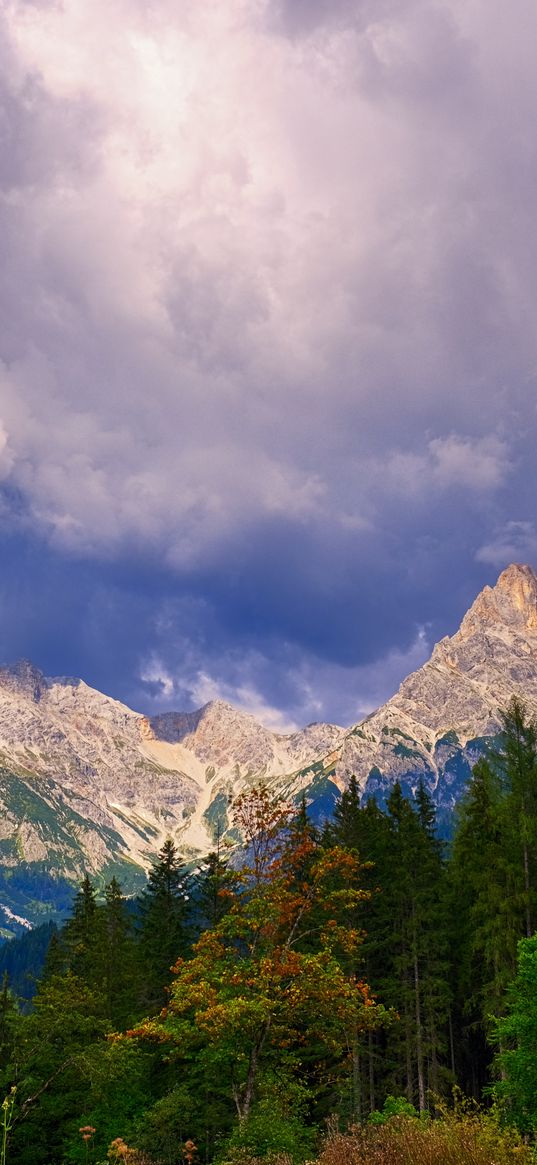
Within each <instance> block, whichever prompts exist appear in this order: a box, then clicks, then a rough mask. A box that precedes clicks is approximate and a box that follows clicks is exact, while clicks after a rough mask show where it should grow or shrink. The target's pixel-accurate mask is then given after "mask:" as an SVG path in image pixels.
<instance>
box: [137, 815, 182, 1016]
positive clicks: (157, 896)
mask: <svg viewBox="0 0 537 1165" xmlns="http://www.w3.org/2000/svg"><path fill="white" fill-rule="evenodd" d="M190 888H191V886H190V878H189V876H188V874H187V871H186V869H185V866H184V864H183V862H182V861H181V859H180V857H179V854H178V851H177V848H176V846H175V845H174V843H173V841H172V840H171V839H170V838H168V840H167V841H165V843H164V845H163V847H162V849H161V850H160V852H159V855H158V860H157V861H156V862H155V863H154V865H153V868H152V869H151V870H150V872H149V877H148V883H147V887H146V889H145V890H144V892H143V894H142V895H141V898H140V904H139V946H140V959H141V972H142V986H141V1000H142V1002H143V1004H144V1006H145V1007H147V1008H148V1009H150V1010H151V1011H156V1010H159V1009H160V1008H161V1007H163V1005H164V1003H165V1001H166V988H167V986H168V984H169V982H170V979H171V973H172V967H173V966H174V965H175V963H176V962H177V960H178V958H179V957H180V956H184V954H185V953H186V951H187V948H188V941H189V935H188V921H189V916H190V905H189V902H190Z"/></svg>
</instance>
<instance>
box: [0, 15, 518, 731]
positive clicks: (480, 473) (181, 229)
mask: <svg viewBox="0 0 537 1165" xmlns="http://www.w3.org/2000/svg"><path fill="white" fill-rule="evenodd" d="M536 45H537V6H536V5H535V3H534V0H518V3H517V4H516V6H515V8H513V6H511V5H506V4H505V0H203V3H201V4H200V2H199V0H182V2H181V3H180V4H178V3H177V0H91V4H88V3H87V2H86V0H4V2H3V4H2V6H1V8H0V564H1V569H0V644H1V646H0V658H2V660H3V661H5V662H10V661H14V660H16V659H17V658H20V657H28V658H30V659H32V660H33V662H34V663H35V664H36V665H37V666H39V667H40V668H42V670H43V671H45V673H46V674H49V675H76V676H81V677H83V678H84V679H85V680H86V681H87V682H88V683H90V684H92V685H93V686H96V687H99V688H100V689H101V690H103V691H105V692H107V693H109V694H110V695H113V696H115V697H117V698H118V699H121V700H123V701H125V702H126V703H128V704H129V705H130V706H131V707H134V708H136V709H139V710H141V711H144V712H147V713H149V714H151V713H152V712H157V711H161V710H166V709H170V708H176V709H190V708H195V707H198V706H199V705H201V704H203V703H205V702H207V701H208V700H210V699H214V698H222V699H225V700H228V701H230V702H231V703H234V704H236V705H237V706H239V707H241V708H245V709H246V710H248V711H250V712H253V713H254V714H255V715H257V716H258V717H259V718H260V719H261V720H262V721H263V722H264V723H265V724H266V725H267V726H269V727H272V728H274V729H276V730H279V731H286V730H290V729H292V727H293V726H295V725H303V724H305V723H309V722H311V721H315V720H329V721H333V722H335V723H339V724H350V723H352V722H354V721H355V720H357V719H358V718H359V717H360V716H361V715H363V714H365V713H366V712H368V711H370V710H372V709H373V708H374V707H376V706H377V705H378V704H379V703H381V702H383V701H384V700H385V699H386V698H388V697H389V696H390V695H391V694H392V693H393V692H394V691H395V690H396V688H397V686H398V684H399V683H400V682H401V680H402V679H403V678H404V677H405V676H406V675H407V674H408V673H409V672H410V671H412V670H414V669H415V668H416V667H419V666H420V665H421V663H423V662H424V660H425V659H426V658H427V657H428V655H429V653H430V650H431V648H432V645H433V644H434V642H435V641H436V640H438V639H439V638H441V637H442V636H443V635H446V634H452V633H453V632H454V631H455V630H456V628H457V626H458V624H459V622H460V620H461V618H462V616H463V614H464V612H465V610H466V609H467V607H468V606H469V604H470V602H471V601H472V600H473V598H474V597H475V595H476V594H477V592H478V591H479V590H480V589H481V588H482V586H484V585H485V584H486V583H494V581H495V579H496V577H497V575H498V573H499V572H500V571H501V569H502V568H503V567H504V566H505V565H507V563H509V562H511V561H516V562H528V563H530V564H533V565H537V531H536V525H535V522H536V507H535V501H536V496H537V488H536V487H537V459H536V458H535V447H536V437H537V433H536V429H537V416H536V403H537V395H536V383H537V327H536V323H537V320H536V316H537V276H536V272H537V230H536V229H535V205H536V199H537V135H536V132H535V126H536V124H537V68H536V63H537V62H536V48H535V46H536Z"/></svg>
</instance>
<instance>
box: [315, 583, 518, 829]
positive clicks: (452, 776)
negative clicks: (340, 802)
mask: <svg viewBox="0 0 537 1165" xmlns="http://www.w3.org/2000/svg"><path fill="white" fill-rule="evenodd" d="M513 694H518V695H520V696H521V697H522V699H523V700H524V701H525V703H526V704H527V706H528V708H529V710H530V711H531V712H532V714H537V576H536V574H535V572H534V571H533V570H532V569H531V567H529V566H517V565H511V566H509V567H508V568H507V569H506V570H505V571H503V573H502V574H501V575H500V577H499V579H498V582H497V583H496V586H495V587H493V588H492V587H485V589H484V590H483V591H482V592H481V594H480V595H478V597H477V599H476V600H475V602H474V603H473V605H472V606H471V608H470V610H469V611H468V612H467V614H466V615H465V617H464V619H463V621H462V624H461V626H460V628H459V630H458V631H457V632H456V634H455V635H453V636H452V637H451V638H447V637H446V638H445V639H442V640H441V641H440V642H439V643H437V644H436V647H435V648H434V650H433V653H432V655H431V658H430V660H429V661H428V662H427V663H425V664H424V665H423V667H421V668H419V670H418V671H416V672H414V673H413V674H412V675H410V676H408V678H407V679H406V680H404V682H403V683H402V684H401V687H400V688H399V691H398V692H397V693H396V695H395V696H393V697H392V699H391V700H388V702H387V703H386V704H384V705H383V707H381V708H379V709H378V711H376V712H375V713H373V715H371V716H369V717H367V718H366V719H365V720H364V721H362V722H361V723H358V724H357V725H355V726H354V727H353V728H352V729H351V730H350V732H349V733H347V734H346V736H345V739H344V742H343V745H342V748H341V750H340V753H339V756H338V759H337V762H336V763H335V765H334V775H335V778H336V781H337V784H338V785H339V786H341V784H345V783H346V782H347V780H348V778H349V776H350V774H351V773H355V774H356V776H357V777H358V779H359V782H360V785H361V787H362V789H363V791H364V793H365V795H372V794H375V795H377V796H378V795H380V796H381V797H382V796H383V794H384V793H385V792H386V791H387V789H388V788H389V787H390V786H391V785H392V784H393V781H394V780H395V779H398V780H400V781H401V783H402V785H403V787H405V788H406V789H407V790H408V791H410V790H413V789H415V787H416V784H417V781H418V780H419V778H420V777H421V778H422V779H423V780H424V781H425V782H426V784H427V785H428V787H429V789H430V791H431V792H432V795H433V798H434V800H435V802H436V804H437V806H438V808H439V810H440V813H441V815H442V814H443V815H444V816H445V814H446V812H448V811H449V810H450V809H451V808H452V807H453V805H454V803H455V802H456V801H457V799H458V797H459V796H460V794H461V792H462V789H463V787H464V785H465V783H466V781H467V779H468V777H469V775H470V768H471V765H472V764H474V763H475V761H476V759H477V757H478V756H479V755H481V754H482V753H483V751H484V749H485V748H486V743H487V741H490V739H491V738H493V737H494V736H495V735H496V734H497V733H498V731H499V729H500V720H499V716H498V710H499V709H500V708H504V707H505V706H506V705H507V703H508V701H509V699H510V698H511V696H512V695H513Z"/></svg>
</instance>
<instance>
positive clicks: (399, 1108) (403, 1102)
mask: <svg viewBox="0 0 537 1165" xmlns="http://www.w3.org/2000/svg"><path fill="white" fill-rule="evenodd" d="M394 1116H404V1117H408V1118H409V1119H413V1120H419V1116H420V1114H419V1112H418V1110H417V1108H414V1105H413V1104H411V1103H410V1101H409V1100H407V1099H406V1097H405V1096H387V1097H386V1100H385V1101H384V1104H383V1107H382V1108H381V1109H376V1110H375V1112H372V1113H371V1115H370V1117H369V1124H370V1125H385V1124H386V1121H389V1120H391V1119H392V1117H394Z"/></svg>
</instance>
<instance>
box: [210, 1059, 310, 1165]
mask: <svg viewBox="0 0 537 1165" xmlns="http://www.w3.org/2000/svg"><path fill="white" fill-rule="evenodd" d="M308 1099H309V1094H308V1091H307V1089H305V1088H304V1087H303V1086H302V1085H301V1084H299V1083H298V1081H296V1080H294V1079H292V1078H289V1077H287V1078H283V1077H278V1078H276V1077H272V1076H269V1075H267V1076H265V1079H264V1080H263V1082H262V1085H261V1088H260V1097H259V1100H258V1101H257V1103H256V1104H255V1105H254V1107H253V1109H252V1111H251V1113H250V1116H249V1117H248V1119H247V1120H246V1121H244V1122H243V1123H242V1124H240V1125H239V1126H238V1127H237V1128H235V1129H234V1130H233V1132H232V1134H231V1136H230V1137H229V1138H228V1140H227V1141H226V1142H225V1145H224V1146H223V1147H222V1149H221V1151H220V1153H219V1154H218V1156H217V1162H219V1163H220V1165H225V1163H228V1162H237V1165H238V1163H239V1162H246V1161H250V1162H251V1161H252V1159H259V1158H260V1159H263V1160H264V1161H267V1160H269V1159H272V1160H275V1159H277V1158H285V1159H286V1160H287V1161H288V1162H289V1165H290V1163H291V1162H301V1161H304V1160H305V1159H306V1158H308V1157H309V1158H311V1157H312V1156H313V1153H314V1150H315V1145H316V1141H317V1133H316V1130H315V1129H312V1128H308V1127H307V1126H306V1124H305V1117H306V1110H307V1102H308Z"/></svg>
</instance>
